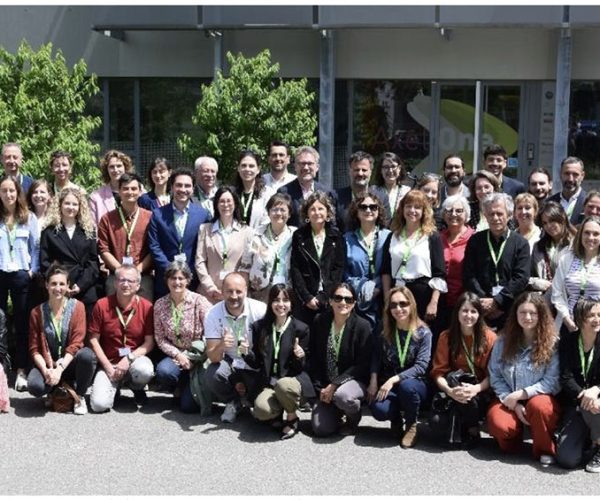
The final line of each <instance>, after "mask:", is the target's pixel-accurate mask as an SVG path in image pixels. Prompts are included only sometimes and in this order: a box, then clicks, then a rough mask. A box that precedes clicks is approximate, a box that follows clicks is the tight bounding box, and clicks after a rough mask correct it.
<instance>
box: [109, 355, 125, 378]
mask: <svg viewBox="0 0 600 500" xmlns="http://www.w3.org/2000/svg"><path fill="white" fill-rule="evenodd" d="M113 368H114V371H113V376H112V378H111V380H112V381H113V382H118V381H119V380H121V379H122V378H123V377H124V376H125V375H126V373H127V372H128V371H129V359H127V358H126V357H123V358H121V359H120V360H119V362H118V363H117V364H116V365H113ZM109 378H110V376H109Z"/></svg>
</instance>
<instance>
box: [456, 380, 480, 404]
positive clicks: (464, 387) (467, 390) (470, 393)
mask: <svg viewBox="0 0 600 500" xmlns="http://www.w3.org/2000/svg"><path fill="white" fill-rule="evenodd" d="M460 389H461V394H462V396H463V397H464V398H465V403H466V402H469V401H471V399H473V398H474V397H475V396H477V394H479V389H478V388H477V386H476V385H474V384H465V383H462V384H461V385H460Z"/></svg>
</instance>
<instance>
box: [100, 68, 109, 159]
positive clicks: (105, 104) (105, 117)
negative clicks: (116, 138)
mask: <svg viewBox="0 0 600 500" xmlns="http://www.w3.org/2000/svg"><path fill="white" fill-rule="evenodd" d="M102 128H103V132H102V135H103V136H104V137H103V138H102V151H101V153H104V152H105V151H106V150H107V149H108V148H109V144H110V82H109V80H108V78H104V79H103V80H102Z"/></svg>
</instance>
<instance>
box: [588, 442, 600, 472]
mask: <svg viewBox="0 0 600 500" xmlns="http://www.w3.org/2000/svg"><path fill="white" fill-rule="evenodd" d="M585 470H586V471H588V472H600V448H596V453H594V456H593V457H592V459H591V460H590V461H589V462H588V463H587V465H586V466H585Z"/></svg>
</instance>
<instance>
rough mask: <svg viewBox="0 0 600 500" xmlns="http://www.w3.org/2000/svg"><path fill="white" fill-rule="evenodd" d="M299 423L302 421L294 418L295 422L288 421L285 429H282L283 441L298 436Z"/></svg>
mask: <svg viewBox="0 0 600 500" xmlns="http://www.w3.org/2000/svg"><path fill="white" fill-rule="evenodd" d="M299 422H300V419H299V418H298V417H296V418H294V419H293V420H286V421H285V427H283V429H281V439H282V440H284V439H291V438H293V437H294V436H295V435H296V434H298V423H299ZM286 429H287V430H286Z"/></svg>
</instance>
